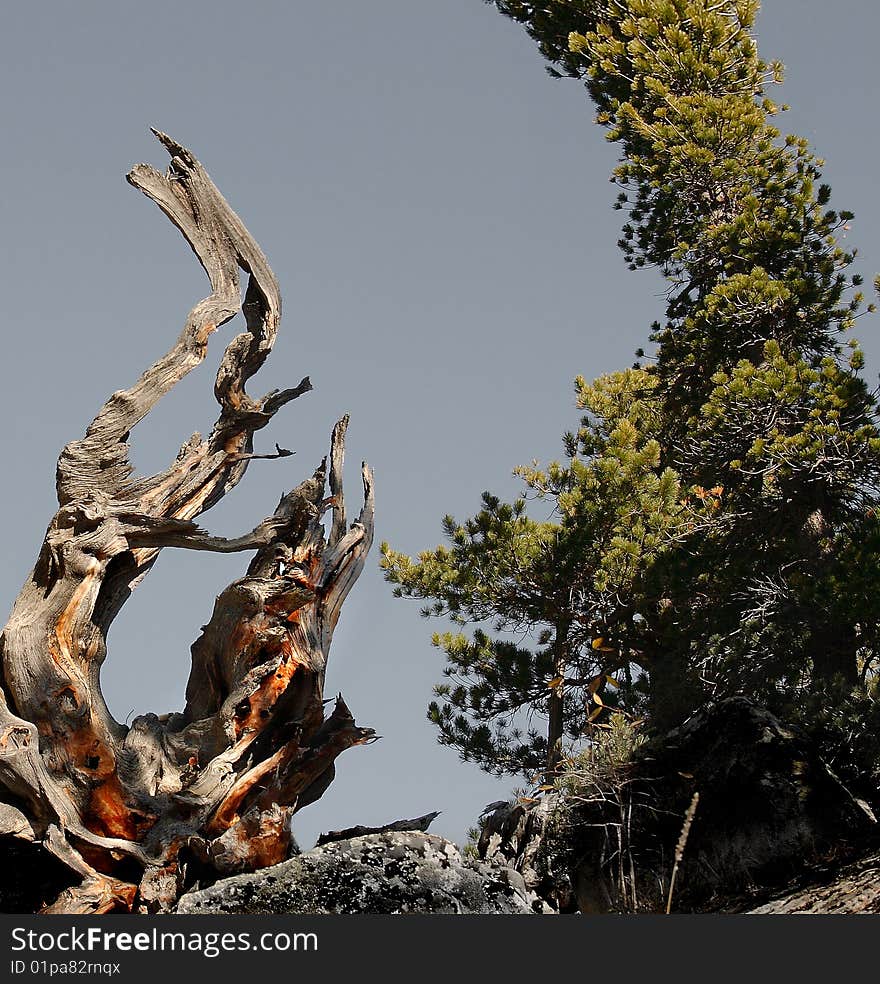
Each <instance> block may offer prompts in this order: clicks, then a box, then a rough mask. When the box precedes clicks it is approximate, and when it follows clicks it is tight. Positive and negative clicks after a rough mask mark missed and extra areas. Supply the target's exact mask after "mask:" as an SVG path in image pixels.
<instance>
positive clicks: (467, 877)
mask: <svg viewBox="0 0 880 984" xmlns="http://www.w3.org/2000/svg"><path fill="white" fill-rule="evenodd" d="M542 908H543V907H542V905H541V903H540V902H539V901H538V899H537V898H536V897H535V896H534V895H532V894H531V893H530V892H529V891H528V890H527V889H526V887H525V883H524V882H523V879H522V876H521V875H519V874H518V873H517V872H515V871H513V870H511V869H510V868H508V867H506V866H504V865H494V864H488V863H486V862H482V861H474V860H470V859H465V858H464V857H462V855H461V852H460V851H459V849H458V848H457V847H456V846H455V844H453V843H451V842H450V841H447V840H444V839H443V838H442V837H435V836H434V835H432V834H425V833H420V832H405V833H403V832H389V833H382V834H370V835H367V836H364V837H354V838H351V839H350V840H341V841H334V842H332V843H329V844H325V845H323V846H322V847H316V848H314V849H313V850H311V851H308V852H306V853H305V854H300V855H298V856H297V857H294V858H291V859H290V860H289V861H285V862H283V863H282V864H277V865H274V866H273V867H271V868H265V869H263V870H262V871H258V872H255V873H253V874H248V875H237V876H236V877H234V878H226V879H224V880H223V881H219V882H217V883H216V884H215V885H212V886H211V887H210V888H207V889H204V890H202V891H198V892H190V893H188V894H186V895H184V896H183V897H182V898H181V900H180V902H179V903H178V906H177V911H178V912H186V913H213V912H217V913H232V912H245V913H258V914H270V913H280V912H297V913H358V912H365V913H366V912H377V913H395V912H436V913H453V914H455V913H462V914H464V913H521V914H530V913H534V912H540V911H542Z"/></svg>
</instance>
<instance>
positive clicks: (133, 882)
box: [0, 131, 375, 913]
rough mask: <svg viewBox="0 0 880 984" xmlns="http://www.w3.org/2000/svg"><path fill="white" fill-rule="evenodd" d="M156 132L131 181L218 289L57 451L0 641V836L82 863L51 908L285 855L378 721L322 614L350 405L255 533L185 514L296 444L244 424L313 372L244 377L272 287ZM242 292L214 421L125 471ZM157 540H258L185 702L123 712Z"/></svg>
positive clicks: (187, 545) (209, 630)
mask: <svg viewBox="0 0 880 984" xmlns="http://www.w3.org/2000/svg"><path fill="white" fill-rule="evenodd" d="M153 132H154V133H155V134H156V136H157V138H158V139H159V141H160V142H161V143H162V145H163V146H164V147H165V149H166V150H167V151H168V153H169V154H170V156H171V162H170V165H169V167H168V170H167V171H166V172H165V173H164V174H162V173H160V172H159V171H157V170H156V169H155V168H153V167H150V166H149V165H147V164H139V165H137V166H136V167H135V168H133V169H132V171H131V172H130V173H129V175H128V181H129V182H130V183H131V184H132V185H134V187H135V188H138V189H140V190H141V191H142V192H143V193H144V194H145V195H146V196H147V197H148V198H150V199H151V200H152V201H154V202H155V203H156V204H157V205H158V206H159V208H161V209H162V211H163V212H164V213H165V214H166V215H167V216H168V217H169V218H170V219H171V221H172V222H173V223H174V224H175V225H176V226H177V227H178V229H179V230H180V231H181V233H182V234H183V236H184V238H185V239H186V241H187V242H188V243H189V244H190V246H191V247H192V249H193V252H194V253H195V254H196V256H197V257H198V259H199V262H200V263H201V265H202V266H203V268H204V270H205V272H206V273H207V275H208V279H209V281H210V285H211V293H210V294H209V295H208V296H207V297H206V298H205V299H204V300H202V301H200V302H199V303H198V304H196V305H195V307H194V308H193V309H192V310H191V311H190V313H189V316H188V317H187V319H186V323H185V325H184V327H183V331H182V332H181V334H180V337H179V338H178V340H177V342H176V343H175V344H174V346H173V347H172V348H171V349H170V350H169V352H168V353H167V354H166V355H164V356H163V357H162V358H160V359H159V360H158V361H157V362H156V363H155V364H154V365H152V366H151V367H150V368H149V369H147V370H146V372H144V374H143V375H142V376H141V377H140V379H139V380H138V381H137V382H136V383H135V384H134V386H132V387H131V388H130V389H127V390H119V391H117V392H116V393H114V394H113V395H112V396H111V397H110V398H109V399H108V400H107V402H106V403H105V404H104V406H103V407H102V408H101V409H100V411H99V412H98V414H97V416H96V417H95V419H94V420H93V421H92V423H91V424H90V425H89V427H88V429H87V430H86V433H85V436H84V437H83V438H82V439H81V440H78V441H73V442H72V443H71V444H68V445H67V447H66V448H64V450H63V451H62V452H61V456H60V458H59V460H58V468H57V478H56V485H57V492H58V503H59V509H58V512H57V513H56V514H55V516H54V518H53V519H52V521H51V523H50V524H49V528H48V530H47V533H46V538H45V541H44V543H43V546H42V549H41V551H40V554H39V557H38V559H37V563H36V566H35V567H34V569H33V572H32V573H31V575H30V577H29V578H28V580H27V582H26V583H25V585H24V587H23V588H22V591H21V593H20V594H19V596H18V599H17V600H16V602H15V606H14V608H13V611H12V614H11V617H10V619H9V622H8V623H7V625H6V627H5V629H4V630H3V633H2V636H0V659H2V669H3V679H2V689H0V837H17V838H23V839H25V840H30V841H36V842H39V843H41V844H42V845H43V846H44V847H45V849H46V850H48V851H49V852H51V853H52V854H53V855H54V856H55V857H57V858H58V859H59V860H61V861H62V862H63V863H64V864H65V865H67V867H68V868H69V869H70V870H71V871H72V872H75V874H76V876H77V877H78V878H79V879H80V883H79V884H78V885H75V886H74V887H72V888H70V889H67V890H66V891H65V892H63V893H62V894H61V895H60V896H59V898H58V899H57V900H56V901H55V902H54V903H53V904H51V905H50V906H49V907H48V908H47V910H46V911H50V912H66V913H72V912H110V911H114V910H131V909H138V910H140V911H155V910H162V909H167V908H169V907H170V906H171V905H172V904H173V902H174V901H175V899H176V898H177V896H178V895H179V894H180V892H181V891H182V890H183V889H184V887H185V886H186V884H187V883H188V882H189V881H192V880H193V878H195V877H199V878H201V879H203V880H204V879H206V878H207V879H210V878H215V877H217V876H218V875H222V874H228V873H232V872H238V871H244V870H252V869H255V868H258V867H262V866H264V865H268V864H273V863H275V862H277V861H279V860H282V859H283V858H285V857H286V856H287V854H288V852H289V848H290V838H291V835H290V817H291V816H292V814H293V813H294V812H295V811H296V810H298V809H301V808H302V807H303V806H305V805H307V804H308V803H310V802H312V801H314V800H315V799H317V798H318V797H319V796H320V795H321V794H322V793H323V792H324V790H325V789H326V788H327V786H328V785H329V783H330V781H331V780H332V778H333V768H334V767H333V762H334V760H335V758H336V756H337V755H339V754H340V752H342V751H344V750H345V749H346V748H348V747H350V746H352V745H356V744H362V743H365V742H369V741H371V740H373V738H374V737H375V736H374V733H373V732H372V731H371V730H369V729H365V728H359V727H357V726H356V724H355V722H354V719H353V718H352V716H351V714H350V712H349V711H348V708H347V707H346V705H345V702H344V701H343V700H342V698H341V697H338V698H337V700H336V704H335V708H334V710H333V711H332V713H331V714H330V715H329V716H328V717H326V718H325V715H324V703H325V702H324V699H323V686H324V671H325V666H326V661H327V654H328V651H329V648H330V644H331V641H332V638H333V630H334V628H335V626H336V623H337V620H338V618H339V612H340V609H341V606H342V603H343V601H344V599H345V597H346V595H347V594H348V592H349V591H350V590H351V587H352V585H353V584H354V582H355V580H356V579H357V577H358V575H359V573H360V571H361V569H362V568H363V564H364V558H365V555H366V553H367V551H368V550H369V547H370V543H371V541H372V535H373V489H372V476H371V472H370V469H369V468H368V467H367V466H366V465H364V466H363V486H364V504H363V508H362V509H361V511H360V514H359V516H358V518H357V519H356V520H355V521H354V522H352V523H351V524H350V525H349V524H348V523H347V520H346V510H345V502H344V497H343V491H342V464H343V456H344V448H345V430H346V426H347V424H348V418H347V417H345V418H343V419H342V420H341V421H340V422H339V423H338V424H337V425H336V427H335V428H334V430H333V435H332V441H331V449H330V456H329V466H328V462H327V459H325V460H324V462H322V463H321V465H320V466H319V467H318V468H317V470H316V471H315V472H314V474H313V475H312V476H311V477H309V478H307V479H306V480H305V481H303V482H302V483H301V484H300V485H299V486H298V487H297V488H295V489H294V490H293V491H291V492H289V493H288V494H286V495H284V496H283V497H282V498H281V501H280V502H279V504H278V507H277V509H276V510H275V512H274V513H273V515H272V516H270V517H268V518H266V519H264V520H263V521H262V522H261V523H259V524H258V525H257V526H256V527H255V528H254V529H253V530H252V531H250V532H249V533H246V534H244V535H242V536H239V537H236V538H233V539H225V538H223V537H217V536H211V535H209V534H208V533H207V532H205V531H204V530H202V529H201V528H200V527H199V526H197V525H196V523H195V522H194V520H195V518H196V517H197V516H199V515H200V514H201V513H203V512H205V510H207V509H210V508H211V506H213V505H215V504H216V503H217V502H218V501H219V500H220V499H221V498H222V497H223V496H224V495H225V494H226V493H227V492H229V491H230V490H231V489H233V488H234V487H235V486H236V485H237V484H238V482H239V481H241V479H242V477H243V476H244V473H245V471H246V470H247V467H248V464H249V462H250V461H251V460H253V458H254V457H279V456H284V455H286V454H288V453H289V452H286V451H284V450H283V449H281V448H278V449H277V450H278V453H277V454H276V455H268V456H263V455H255V454H254V448H253V436H254V433H255V432H256V431H257V430H259V429H260V428H262V427H265V425H266V424H268V423H269V421H270V420H271V419H272V417H273V416H274V414H275V413H276V412H277V411H278V410H279V409H281V407H283V406H284V405H285V404H287V403H289V402H290V401H291V400H294V399H296V398H297V397H298V396H301V395H302V394H303V393H305V392H307V391H308V390H310V389H311V383H310V382H309V379H308V377H305V378H304V379H303V380H302V381H301V382H300V383H299V384H298V385H297V386H295V387H294V388H292V389H286V390H281V391H278V390H275V391H272V392H270V393H267V394H266V395H265V396H263V397H261V398H258V399H255V398H254V397H252V396H250V395H249V394H248V393H247V391H246V389H245V386H246V384H247V382H248V380H249V379H250V378H251V377H252V376H253V375H254V374H255V373H256V372H257V370H258V369H259V368H260V366H261V365H262V364H263V362H264V361H265V360H266V357H267V356H268V354H269V352H270V351H271V349H272V345H273V343H274V340H275V335H276V332H277V329H278V324H279V320H280V317H281V297H280V294H279V291H278V284H277V282H276V280H275V277H274V275H273V273H272V270H271V269H270V267H269V264H268V262H267V260H266V258H265V256H264V255H263V253H262V252H261V250H260V248H259V246H257V244H256V242H255V241H254V240H253V238H252V237H251V235H250V234H249V233H248V231H247V229H246V228H245V227H244V225H243V223H242V222H241V220H240V219H239V218H238V216H237V215H236V214H235V213H234V212H233V211H232V209H231V208H230V207H229V205H228V204H227V203H226V201H225V200H224V199H223V196H222V195H221V194H220V192H219V191H218V190H217V188H216V187H215V185H214V184H213V182H212V181H211V179H210V178H209V177H208V175H207V173H206V171H205V170H204V168H203V167H202V165H201V164H200V163H199V162H198V161H197V160H196V159H195V157H194V156H193V155H192V154H191V153H190V152H189V151H188V150H186V149H185V148H184V147H182V146H181V145H180V144H178V143H176V142H175V141H174V140H172V139H171V138H170V137H169V136H168V135H167V134H164V133H160V132H159V131H153ZM240 270H243V271H245V272H246V273H247V274H248V282H247V289H246V292H245V297H244V302H243V304H242V303H241V288H240V281H239V271H240ZM239 306H241V310H242V311H243V313H244V317H245V324H246V331H245V332H243V333H242V334H239V335H237V336H236V337H235V338H233V340H232V341H231V342H230V343H229V345H228V346H227V348H226V351H225V353H224V355H223V358H222V360H221V363H220V368H219V370H218V372H217V379H216V383H215V386H214V392H215V396H216V398H217V402H218V403H219V406H220V412H219V415H218V417H217V421H216V423H215V424H214V427H213V430H212V431H211V434H210V435H209V436H208V437H207V438H206V439H203V438H202V437H201V436H200V435H199V434H194V435H193V436H192V437H191V438H190V439H189V440H188V441H187V442H186V443H185V444H184V445H183V446H182V447H181V449H180V451H179V453H178V455H177V458H176V460H175V461H174V462H173V463H172V464H171V465H170V466H169V467H168V468H167V469H165V470H164V471H162V472H159V473H157V474H155V475H151V476H149V477H140V476H136V475H133V473H132V467H131V465H130V463H129V456H128V450H129V448H128V440H129V435H130V432H131V430H132V428H133V427H134V426H135V425H136V424H137V423H138V422H139V421H140V420H142V419H143V418H144V417H145V416H146V414H147V413H149V411H150V410H151V409H152V407H153V406H155V404H156V403H157V402H158V400H159V399H160V398H161V397H162V396H163V395H164V394H165V393H167V392H168V391H169V390H170V389H171V388H172V387H173V386H174V385H175V384H176V383H177V382H179V381H180V380H181V379H182V378H183V377H184V376H185V375H186V374H187V373H189V372H190V370H192V369H193V368H195V367H196V366H197V365H199V363H201V362H202V360H203V359H204V358H205V355H206V353H207V346H208V339H209V337H210V335H211V334H212V333H213V332H214V331H216V330H217V328H218V327H219V326H220V325H222V324H224V323H225V322H227V321H229V320H230V319H231V318H232V317H233V316H234V315H235V314H236V312H237V311H238V309H239ZM276 447H277V446H276ZM328 471H329V474H328ZM328 482H329V486H330V493H331V494H330V496H329V497H328V498H325V495H324V493H325V485H326V484H327V483H328ZM328 510H330V511H331V516H330V524H329V525H330V531H329V534H328V533H325V529H324V521H323V517H324V515H325V513H326V512H327V511H328ZM163 547H179V548H183V549H190V550H209V551H214V552H221V553H229V552H237V551H253V552H254V555H253V558H252V560H251V562H250V565H249V566H248V569H247V572H246V574H245V576H244V577H242V578H240V579H239V580H237V581H235V582H233V583H232V584H231V585H230V586H229V587H228V588H226V589H225V590H224V591H223V592H222V593H221V594H220V596H219V597H218V599H217V602H216V604H215V607H214V612H213V614H212V616H211V619H210V621H209V622H208V623H207V625H205V626H204V627H203V630H202V634H201V636H200V637H199V639H198V640H197V641H196V642H195V644H194V645H193V647H192V669H191V672H190V677H189V682H188V685H187V690H186V706H185V708H184V709H183V712H182V713H173V714H168V715H163V716H161V717H159V716H156V715H155V714H146V715H143V716H141V717H138V718H135V720H134V721H133V722H132V724H131V726H130V727H126V726H124V725H122V724H120V723H119V722H117V721H115V720H114V719H113V717H112V715H111V714H110V712H109V710H108V708H107V705H106V703H105V702H104V699H103V697H102V695H101V689H100V680H99V675H100V668H101V664H102V663H103V661H104V658H105V655H106V638H107V632H108V629H109V627H110V624H111V622H112V621H113V619H114V618H115V617H116V615H117V614H118V613H119V611H120V609H121V608H122V606H123V604H124V603H125V601H126V600H127V599H128V597H129V595H130V594H131V592H132V590H133V589H134V587H135V586H136V585H137V584H138V583H139V582H140V581H141V580H142V579H143V578H144V577H145V576H146V575H147V573H148V572H149V571H150V568H151V567H152V566H153V564H154V563H155V560H156V557H157V556H158V554H159V552H160V550H161V549H162V548H163Z"/></svg>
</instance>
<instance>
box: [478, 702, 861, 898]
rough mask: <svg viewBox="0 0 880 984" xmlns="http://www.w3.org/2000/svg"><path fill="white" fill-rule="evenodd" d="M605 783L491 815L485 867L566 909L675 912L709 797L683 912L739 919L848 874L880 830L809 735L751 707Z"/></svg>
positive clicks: (726, 712) (713, 708)
mask: <svg viewBox="0 0 880 984" xmlns="http://www.w3.org/2000/svg"><path fill="white" fill-rule="evenodd" d="M603 781H604V780H603V778H602V777H601V776H599V777H585V780H584V788H583V793H582V795H574V796H571V797H569V798H567V799H561V798H560V797H558V796H555V795H551V796H547V797H544V798H543V799H542V800H540V801H539V802H538V803H536V804H525V805H523V804H518V803H514V804H504V803H501V804H493V806H494V809H493V810H492V812H491V813H488V814H487V815H485V816H484V818H483V826H482V834H481V837H480V840H479V845H478V853H479V855H480V857H482V858H484V859H486V860H491V861H496V862H497V861H504V862H506V863H508V864H510V865H511V866H512V867H513V868H514V869H515V870H516V871H518V872H519V873H521V874H522V876H523V878H524V881H525V883H526V885H527V887H528V888H529V889H530V890H532V891H534V892H536V893H537V894H538V895H539V896H540V897H541V898H542V899H544V900H545V901H546V902H548V903H549V904H550V905H551V906H552V907H553V908H554V909H556V910H557V911H561V912H567V911H576V910H579V911H582V912H597V911H600V912H601V911H604V912H614V911H617V912H620V911H634V910H635V911H663V910H664V909H665V905H666V902H667V893H668V891H669V882H670V878H671V874H672V868H673V865H674V863H675V853H676V845H677V844H678V841H679V837H680V835H681V832H682V822H683V818H684V815H685V813H686V811H687V809H688V807H689V806H690V805H691V803H692V802H693V799H694V794H695V793H699V805H698V807H697V809H696V815H695V819H694V822H693V825H692V826H691V828H690V830H689V832H688V836H687V839H686V843H685V844H684V848H683V856H682V859H681V862H680V866H679V870H678V874H677V878H676V882H675V893H674V899H673V911H676V910H677V911H724V910H725V909H736V910H739V911H741V910H742V909H743V908H747V907H748V906H747V905H743V901H742V900H743V899H744V898H749V897H751V898H754V897H755V895H756V893H757V894H758V897H761V896H763V897H767V895H768V894H769V893H770V892H772V891H773V890H774V889H775V890H778V889H779V888H781V886H783V885H786V884H788V883H791V882H792V881H793V880H795V879H801V880H803V879H805V878H806V879H808V878H810V877H811V874H812V875H815V873H817V872H822V871H831V870H836V869H837V868H839V867H840V865H841V864H842V863H844V862H845V861H847V860H849V859H852V858H853V857H855V856H858V854H859V853H863V852H864V850H865V845H866V843H867V841H868V840H869V838H870V836H871V835H872V834H873V832H874V831H875V830H876V821H875V819H874V816H873V814H872V813H871V810H870V809H869V808H868V807H867V806H866V804H864V803H862V802H861V801H860V800H857V799H856V798H855V797H853V796H852V795H851V794H850V792H849V791H848V790H847V789H846V787H845V786H844V785H843V784H842V783H841V782H840V780H839V779H838V778H837V777H836V776H835V775H834V774H833V772H831V770H830V769H829V768H828V767H827V766H826V765H825V763H824V762H823V761H822V759H821V758H820V757H819V755H818V754H817V753H816V751H815V749H814V748H813V747H812V745H811V743H810V741H809V740H808V739H807V738H806V736H804V735H803V734H802V733H801V732H799V731H798V730H797V729H795V728H791V727H788V726H787V725H785V724H783V723H782V722H781V721H780V720H779V719H778V718H776V717H775V716H774V715H773V714H771V713H770V712H769V711H767V710H766V709H764V708H762V707H758V706H756V705H755V704H753V703H751V702H750V701H748V700H746V699H744V698H730V699H728V700H724V701H720V702H719V703H717V704H714V705H710V706H707V707H706V708H704V709H702V710H700V711H699V712H698V713H696V714H695V715H693V717H691V718H690V719H689V720H688V721H687V722H686V723H685V724H683V725H682V726H681V727H680V728H678V729H676V730H675V731H672V732H670V733H669V734H667V735H666V736H664V737H663V739H662V740H657V741H655V742H653V743H651V744H650V745H646V746H643V748H642V749H640V750H639V752H638V753H637V755H636V757H635V759H634V760H633V762H632V763H631V765H630V766H628V767H627V768H626V769H625V770H621V771H620V772H619V773H618V778H617V784H616V785H613V784H606V785H604V786H603ZM753 904H754V903H753Z"/></svg>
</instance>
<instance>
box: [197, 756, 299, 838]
mask: <svg viewBox="0 0 880 984" xmlns="http://www.w3.org/2000/svg"><path fill="white" fill-rule="evenodd" d="M298 751H299V745H298V744H297V743H293V742H292V743H290V744H287V745H284V746H283V747H282V748H279V749H278V751H277V752H275V754H274V755H271V756H269V758H267V759H265V761H263V762H260V764H259V765H257V766H254V768H253V769H251V770H250V771H249V772H246V773H245V774H244V775H243V776H242V777H241V778H240V779H239V780H238V781H237V782H236V783H235V785H234V786H233V787H232V789H230V790H229V792H228V793H227V794H226V796H225V798H224V799H223V802H222V803H221V804H220V805H219V806H218V807H217V809H216V811H215V813H214V816H213V817H212V818H211V822H210V824H209V825H208V827H207V832H208V833H209V834H219V833H220V832H221V831H223V830H226V829H227V828H228V827H231V826H232V825H233V824H234V823H235V822H236V821H237V820H238V808H239V807H240V806H241V804H242V801H243V800H244V798H245V797H246V796H247V794H248V793H249V792H250V791H251V790H252V789H253V788H254V786H255V785H256V784H257V783H258V782H259V781H260V780H261V779H262V778H263V776H265V775H268V774H269V773H270V772H272V771H274V770H275V769H278V768H281V767H282V766H283V765H285V764H286V763H287V762H289V761H290V759H291V758H293V756H294V755H295V754H296V753H297V752H298Z"/></svg>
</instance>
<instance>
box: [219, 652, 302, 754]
mask: <svg viewBox="0 0 880 984" xmlns="http://www.w3.org/2000/svg"><path fill="white" fill-rule="evenodd" d="M281 652H282V656H281V661H280V662H279V664H278V666H277V667H276V668H275V670H274V671H273V672H272V673H269V674H267V675H266V676H265V677H263V679H262V680H261V682H260V685H259V687H257V689H256V690H255V691H254V693H253V694H251V696H250V697H249V698H248V699H247V702H246V707H243V708H242V711H241V713H239V712H236V716H235V720H234V722H233V724H234V727H235V737H236V738H239V737H241V735H243V734H244V733H246V732H247V731H259V730H261V728H262V725H263V722H264V721H265V720H266V718H268V716H269V713H270V712H271V710H272V708H273V707H274V706H275V704H276V702H277V701H278V698H279V697H280V696H281V695H282V694H283V693H284V691H285V690H287V688H288V686H289V685H290V681H291V680H292V679H293V675H294V673H296V670H297V667H298V666H299V665H300V664H299V663H298V662H297V661H296V660H295V659H294V658H293V653H292V651H291V647H290V642H289V640H287V639H285V640H284V642H282V644H281Z"/></svg>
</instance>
